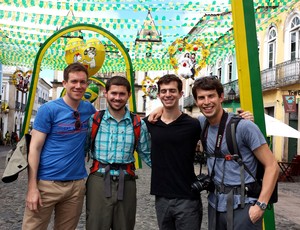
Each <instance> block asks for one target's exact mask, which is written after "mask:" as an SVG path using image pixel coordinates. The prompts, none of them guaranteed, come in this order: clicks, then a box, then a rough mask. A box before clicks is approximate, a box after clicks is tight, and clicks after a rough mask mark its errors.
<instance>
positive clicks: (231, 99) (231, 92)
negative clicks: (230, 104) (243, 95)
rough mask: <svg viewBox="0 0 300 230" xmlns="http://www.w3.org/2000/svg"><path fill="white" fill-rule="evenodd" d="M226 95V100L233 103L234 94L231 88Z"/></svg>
mask: <svg viewBox="0 0 300 230" xmlns="http://www.w3.org/2000/svg"><path fill="white" fill-rule="evenodd" d="M227 95H228V100H229V101H233V100H234V99H235V96H236V92H235V91H234V89H233V88H231V89H230V90H229V92H228V93H227Z"/></svg>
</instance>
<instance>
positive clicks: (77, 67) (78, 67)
mask: <svg viewBox="0 0 300 230" xmlns="http://www.w3.org/2000/svg"><path fill="white" fill-rule="evenodd" d="M74 72H84V73H85V74H86V80H88V78H89V73H88V71H87V68H86V67H85V66H84V65H82V64H81V63H79V62H75V63H72V64H70V65H68V66H67V67H66V68H65V69H64V81H66V82H67V81H68V80H69V74H70V73H74Z"/></svg>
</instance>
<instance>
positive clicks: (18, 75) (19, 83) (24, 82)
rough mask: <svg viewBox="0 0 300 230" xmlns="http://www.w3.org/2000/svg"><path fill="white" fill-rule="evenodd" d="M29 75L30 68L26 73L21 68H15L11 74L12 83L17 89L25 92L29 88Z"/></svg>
mask: <svg viewBox="0 0 300 230" xmlns="http://www.w3.org/2000/svg"><path fill="white" fill-rule="evenodd" d="M31 75H32V71H31V70H28V71H27V72H26V73H24V72H23V71H22V70H16V71H15V72H14V73H13V75H12V83H13V84H14V85H15V86H16V88H17V90H19V91H21V92H23V93H26V92H27V91H28V90H29V79H30V78H31Z"/></svg>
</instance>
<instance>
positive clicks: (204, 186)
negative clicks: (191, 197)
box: [191, 174, 215, 192]
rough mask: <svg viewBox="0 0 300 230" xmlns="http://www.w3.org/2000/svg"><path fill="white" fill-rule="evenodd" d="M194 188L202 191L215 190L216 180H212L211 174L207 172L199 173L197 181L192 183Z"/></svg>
mask: <svg viewBox="0 0 300 230" xmlns="http://www.w3.org/2000/svg"><path fill="white" fill-rule="evenodd" d="M191 187H192V190H193V191H198V192H201V191H203V190H206V191H209V192H213V191H214V189H215V185H214V182H213V181H211V179H210V176H208V175H205V174H199V175H198V176H197V181H195V182H194V183H193V184H192V186H191Z"/></svg>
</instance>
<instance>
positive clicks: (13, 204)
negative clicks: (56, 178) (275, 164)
mask: <svg viewBox="0 0 300 230" xmlns="http://www.w3.org/2000/svg"><path fill="white" fill-rule="evenodd" d="M6 152H7V148H5V147H3V146H0V173H1V177H2V174H3V171H4V167H5V157H6ZM197 171H198V170H197ZM137 174H138V176H139V179H138V180H137V189H138V195H137V198H138V201H137V216H136V227H135V229H136V230H157V229H158V227H157V224H156V215H155V209H154V197H153V196H151V195H150V194H149V191H150V189H149V185H150V176H151V171H150V168H149V167H147V166H143V169H139V170H137ZM26 190H27V172H26V170H24V171H23V172H22V173H20V175H19V178H18V180H17V181H15V182H12V183H7V184H5V183H3V182H2V181H1V182H0V200H1V206H0V229H1V230H19V229H21V226H22V217H23V212H24V204H25V194H26ZM299 191H300V182H296V183H287V182H285V183H283V182H280V183H279V202H278V203H277V204H276V205H275V219H276V229H279V230H283V229H284V230H288V229H289V230H294V229H300V215H299V207H300V192H299ZM202 201H203V209H204V216H203V222H202V229H203V230H204V229H207V201H206V194H205V193H203V194H202ZM51 226H52V225H51V224H50V226H49V229H52V227H51ZM84 226H85V211H84V209H83V213H82V216H81V219H80V223H79V225H78V227H77V229H78V230H79V229H80V230H83V229H85V228H84Z"/></svg>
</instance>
